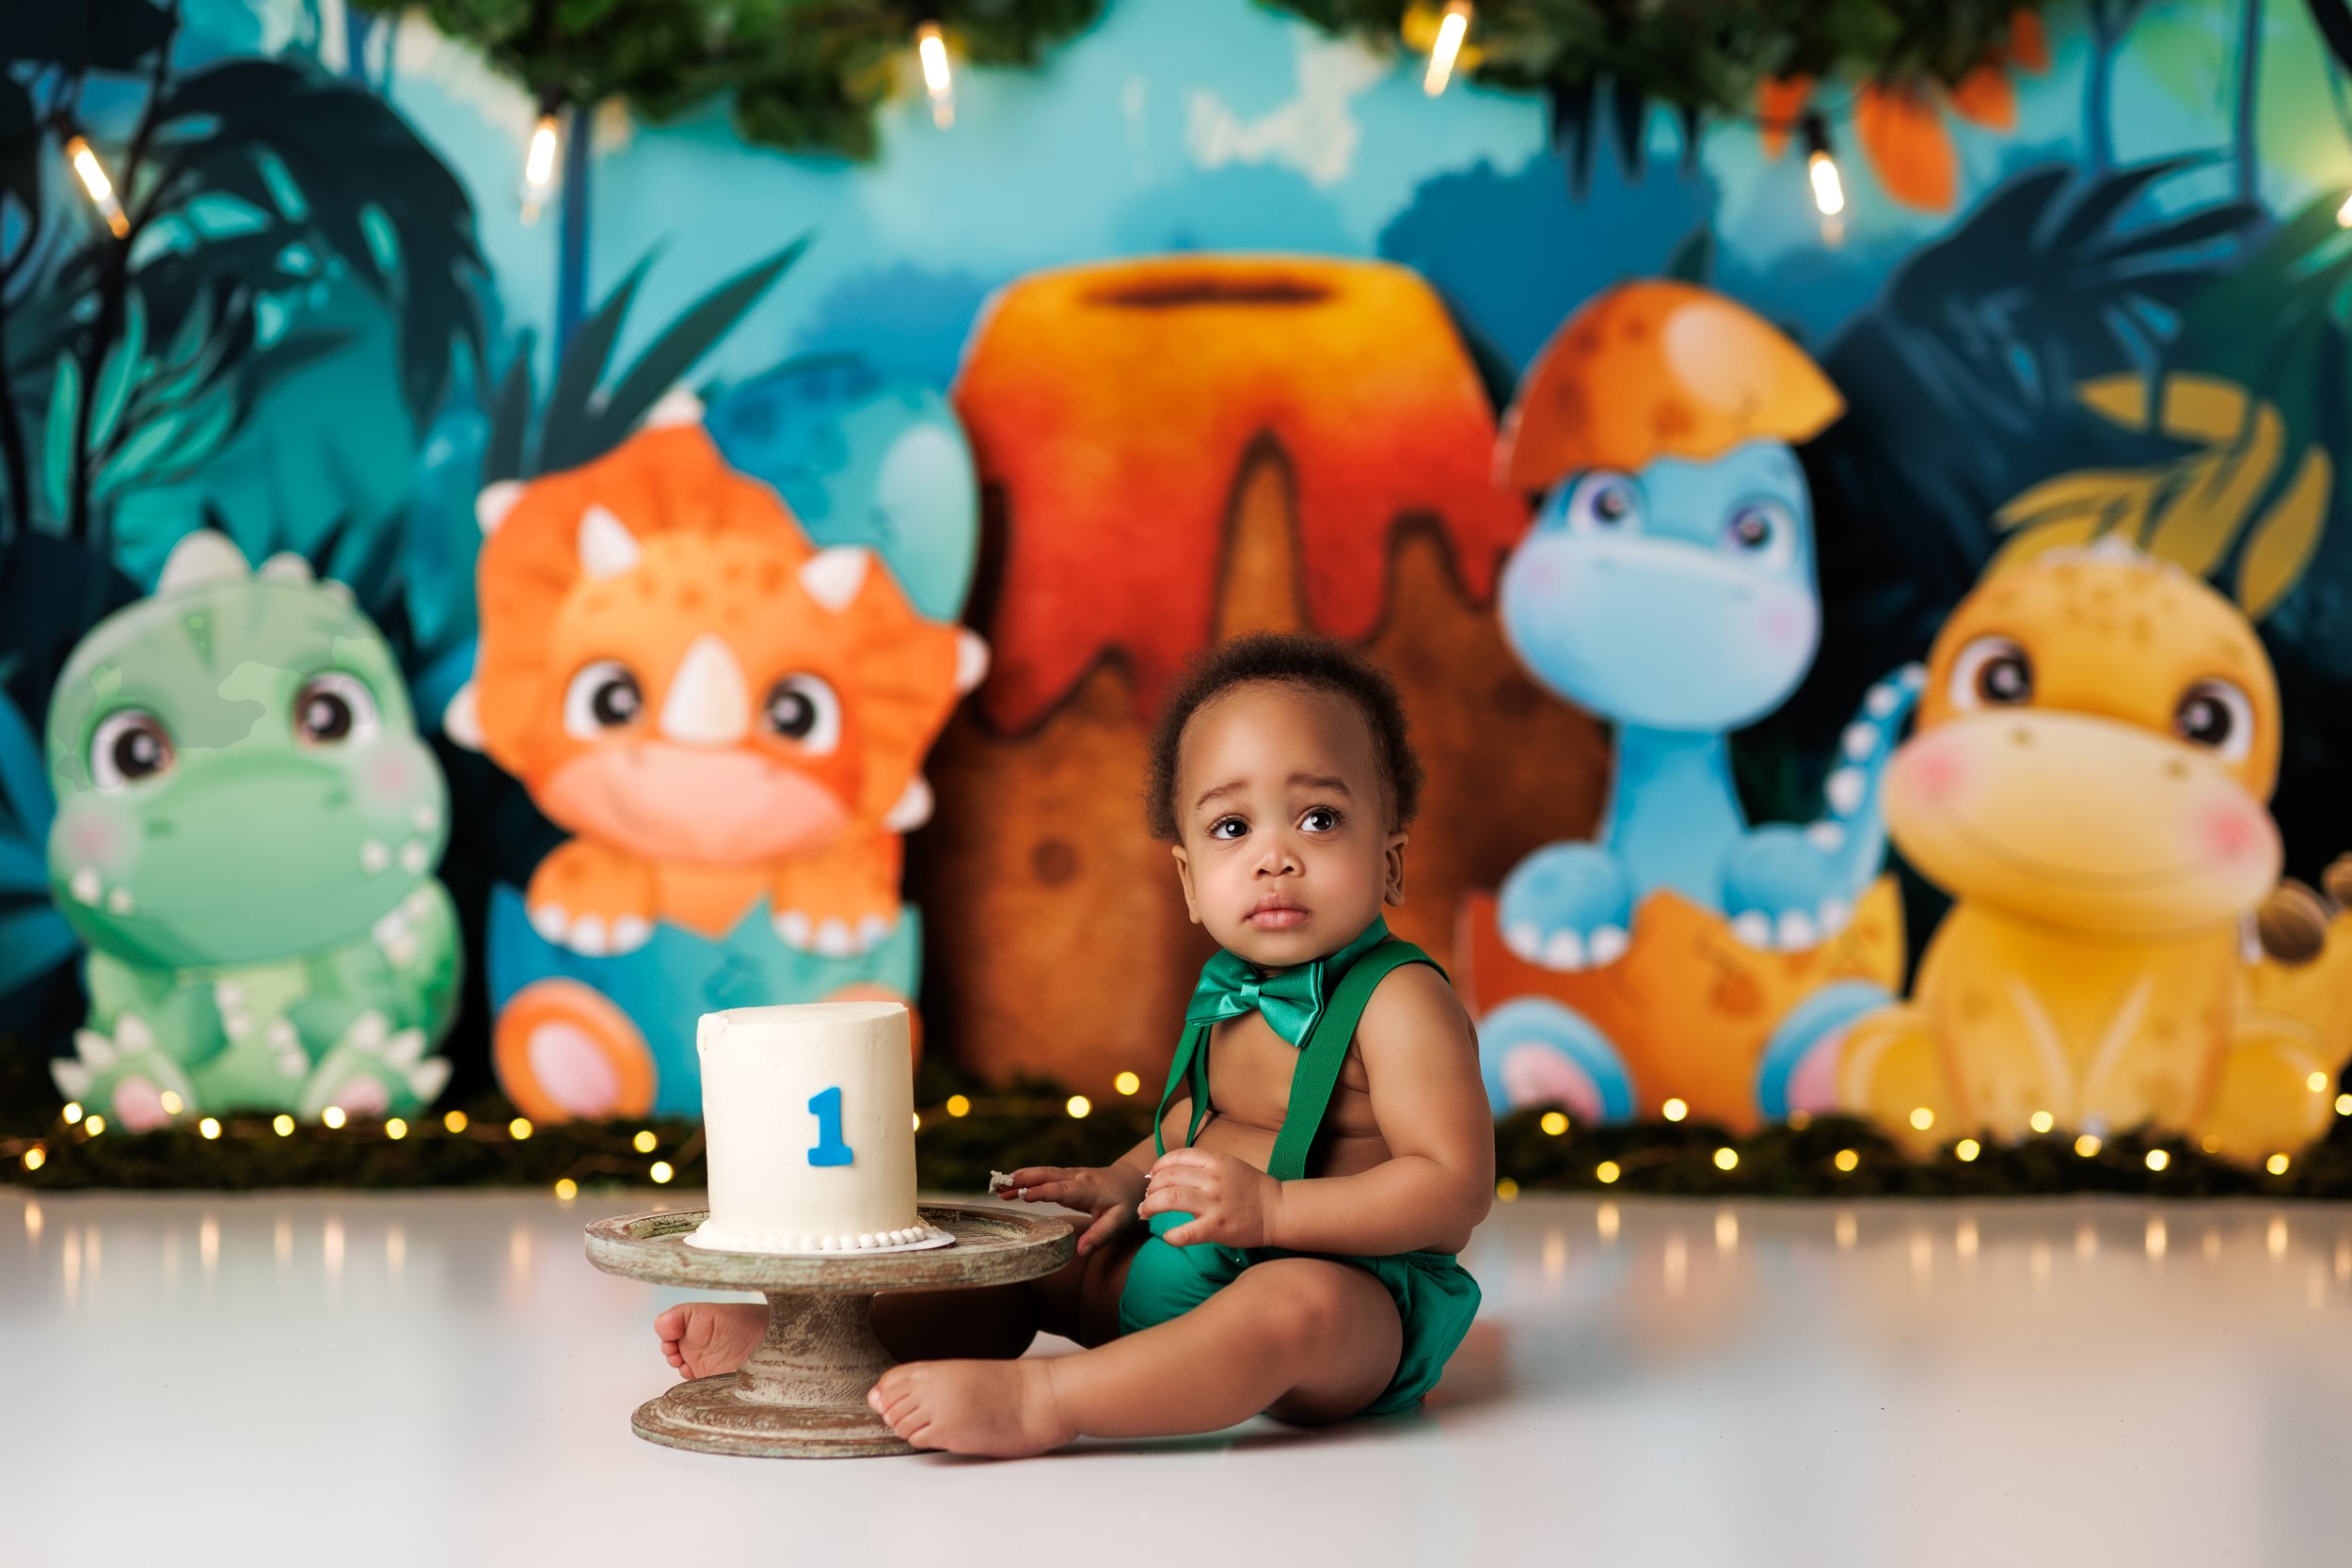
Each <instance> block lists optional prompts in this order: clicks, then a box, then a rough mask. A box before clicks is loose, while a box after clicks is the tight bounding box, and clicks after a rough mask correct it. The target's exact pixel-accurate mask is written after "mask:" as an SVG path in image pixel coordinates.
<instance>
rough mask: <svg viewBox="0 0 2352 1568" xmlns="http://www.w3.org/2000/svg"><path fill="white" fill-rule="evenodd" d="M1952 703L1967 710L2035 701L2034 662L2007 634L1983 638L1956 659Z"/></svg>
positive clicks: (1964, 711)
mask: <svg viewBox="0 0 2352 1568" xmlns="http://www.w3.org/2000/svg"><path fill="white" fill-rule="evenodd" d="M1947 695H1948V696H1949V697H1950V698H1951V704H1952V706H1953V707H1954V708H1956V709H1958V710H1959V711H1961V712H1963V713H1966V712H1968V711H1969V710H1970V709H1972V708H1979V707H1985V706H1988V705H1990V706H1994V707H2015V706H2017V705H2020V704H2024V703H2030V702H2032V701H2033V661H2032V660H2031V659H2029V658H2027V657H2026V650H2025V649H2023V648H2021V647H2019V646H2018V645H2017V644H2016V643H2015V642H2012V641H2010V640H2009V639H2008V638H2006V637H1979V638H1978V639H1977V640H1976V641H1974V642H1971V643H1969V644H1968V645H1967V646H1966V647H1964V648H1963V649H1961V650H1960V657H1958V658H1956V659H1954V660H1952V679H1951V685H1950V686H1949V687H1947Z"/></svg>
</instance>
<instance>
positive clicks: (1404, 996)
mask: <svg viewBox="0 0 2352 1568" xmlns="http://www.w3.org/2000/svg"><path fill="white" fill-rule="evenodd" d="M1356 1048H1357V1050H1358V1051H1359V1053H1361V1054H1362V1056H1363V1062H1364V1072H1365V1075H1366V1077H1367V1078H1368V1079H1369V1080H1370V1085H1369V1086H1370V1089H1371V1093H1372V1115H1373V1119H1374V1120H1375V1121H1376V1122H1378V1123H1379V1126H1380V1136H1381V1139H1382V1141H1384V1142H1385V1143H1387V1144H1388V1146H1389V1156H1390V1157H1389V1159H1387V1160H1386V1161H1384V1162H1383V1163H1381V1164H1377V1165H1375V1166H1374V1167H1373V1168H1372V1169H1370V1170H1367V1171H1359V1172H1358V1173H1357V1174H1356V1175H1354V1176H1327V1177H1316V1178H1311V1179H1309V1180H1302V1181H1285V1182H1283V1183H1282V1184H1281V1200H1280V1202H1279V1205H1277V1207H1276V1209H1275V1212H1274V1214H1273V1216H1272V1227H1273V1236H1272V1244H1274V1245H1276V1246H1281V1247H1288V1248H1290V1249H1291V1250H1293V1251H1295V1252H1339V1253H1358V1254H1361V1255H1364V1256H1381V1255H1385V1254H1389V1253H1396V1252H1422V1251H1428V1252H1456V1251H1459V1250H1460V1249H1461V1248H1462V1247H1463V1246H1464V1245H1466V1244H1468V1243H1469V1241H1470V1231H1471V1229H1472V1228H1473V1227H1475V1226H1476V1225H1477V1224H1478V1222H1479V1221H1480V1220H1483V1219H1485V1218H1486V1211H1487V1210H1488V1209H1489V1208H1490V1207H1492V1206H1493V1203H1494V1193H1495V1124H1494V1113H1493V1112H1492V1111H1491V1110H1490V1109H1489V1108H1488V1106H1487V1102H1486V1085H1484V1084H1483V1083H1482V1082H1481V1080H1480V1078H1479V1074H1478V1045H1477V1039H1476V1037H1475V1036H1474V1035H1473V1034H1472V1032H1471V1030H1470V1019H1469V1018H1468V1017H1467V1016H1466V1015H1465V1014H1464V1013H1463V1011H1462V1004H1461V1002H1460V1001H1459V1000H1458V999H1456V998H1455V996H1454V989H1453V988H1452V987H1451V986H1448V985H1447V984H1446V983H1445V980H1444V978H1443V976H1441V975H1439V974H1438V972H1437V971H1436V970H1433V969H1431V968H1429V967H1428V966H1426V965H1424V964H1412V965H1409V966H1407V967H1406V968H1403V969H1400V970H1397V971H1396V972H1395V973H1394V974H1391V975H1390V976H1389V977H1388V978H1387V979H1385V980H1383V981H1382V982H1381V983H1380V988H1379V989H1378V990H1375V991H1374V992H1373V995H1372V1002H1371V1005H1370V1006H1367V1007H1365V1009H1364V1016H1363V1021H1362V1022H1360V1023H1359V1024H1358V1025H1357V1026H1356Z"/></svg>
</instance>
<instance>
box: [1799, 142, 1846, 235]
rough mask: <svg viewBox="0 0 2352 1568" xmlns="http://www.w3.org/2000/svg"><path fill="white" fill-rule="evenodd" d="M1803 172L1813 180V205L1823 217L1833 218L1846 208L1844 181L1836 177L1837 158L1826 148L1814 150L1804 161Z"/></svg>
mask: <svg viewBox="0 0 2352 1568" xmlns="http://www.w3.org/2000/svg"><path fill="white" fill-rule="evenodd" d="M1804 169H1805V173H1806V174H1808V175H1810V176H1811V177H1812V180H1813V205H1814V206H1815V207H1817V208H1819V209H1820V214H1821V215H1822V216H1823V217H1825V218H1834V217H1836V215H1837V214H1840V213H1842V212H1844V211H1845V210H1846V186H1845V182H1843V181H1841V180H1839V179H1838V178H1837V160H1836V159H1835V158H1833V157H1831V156H1830V155H1829V152H1828V151H1827V150H1825V149H1824V150H1819V151H1816V152H1815V153H1814V154H1813V156H1811V157H1810V158H1807V159H1806V160H1805V161H1804Z"/></svg>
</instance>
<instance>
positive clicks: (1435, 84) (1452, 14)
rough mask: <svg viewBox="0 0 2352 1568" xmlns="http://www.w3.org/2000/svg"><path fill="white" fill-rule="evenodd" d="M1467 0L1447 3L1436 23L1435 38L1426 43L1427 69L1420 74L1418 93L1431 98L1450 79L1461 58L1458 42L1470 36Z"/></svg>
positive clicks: (1442, 89) (1460, 43)
mask: <svg viewBox="0 0 2352 1568" xmlns="http://www.w3.org/2000/svg"><path fill="white" fill-rule="evenodd" d="M1468 37H1470V0H1450V3H1449V4H1448V5H1447V6H1446V8H1445V15H1443V16H1442V17H1440V18H1438V36H1437V37H1436V38H1435V39H1433V40H1430V43H1429V69H1428V70H1427V71H1423V72H1422V78H1421V90H1422V91H1423V92H1425V93H1427V94H1428V95H1429V96H1430V97H1432V98H1435V97H1437V96H1438V94H1439V93H1441V92H1443V91H1445V85H1446V83H1448V82H1449V81H1451V80H1453V78H1454V62H1455V61H1456V60H1458V59H1460V58H1461V57H1462V40H1464V39H1466V38H1468Z"/></svg>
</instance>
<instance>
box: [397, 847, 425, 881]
mask: <svg viewBox="0 0 2352 1568" xmlns="http://www.w3.org/2000/svg"><path fill="white" fill-rule="evenodd" d="M430 859H431V856H430V854H429V852H428V851H427V850H426V849H425V847H424V843H423V841H422V840H421V839H414V838H412V839H410V840H409V841H408V842H407V843H405V844H404V845H402V846H401V847H400V868H401V869H402V870H403V871H405V872H408V873H410V874H411V875H414V874H415V873H417V872H421V871H422V870H423V869H424V868H425V864H426V863H427V861H429V860H430Z"/></svg>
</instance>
